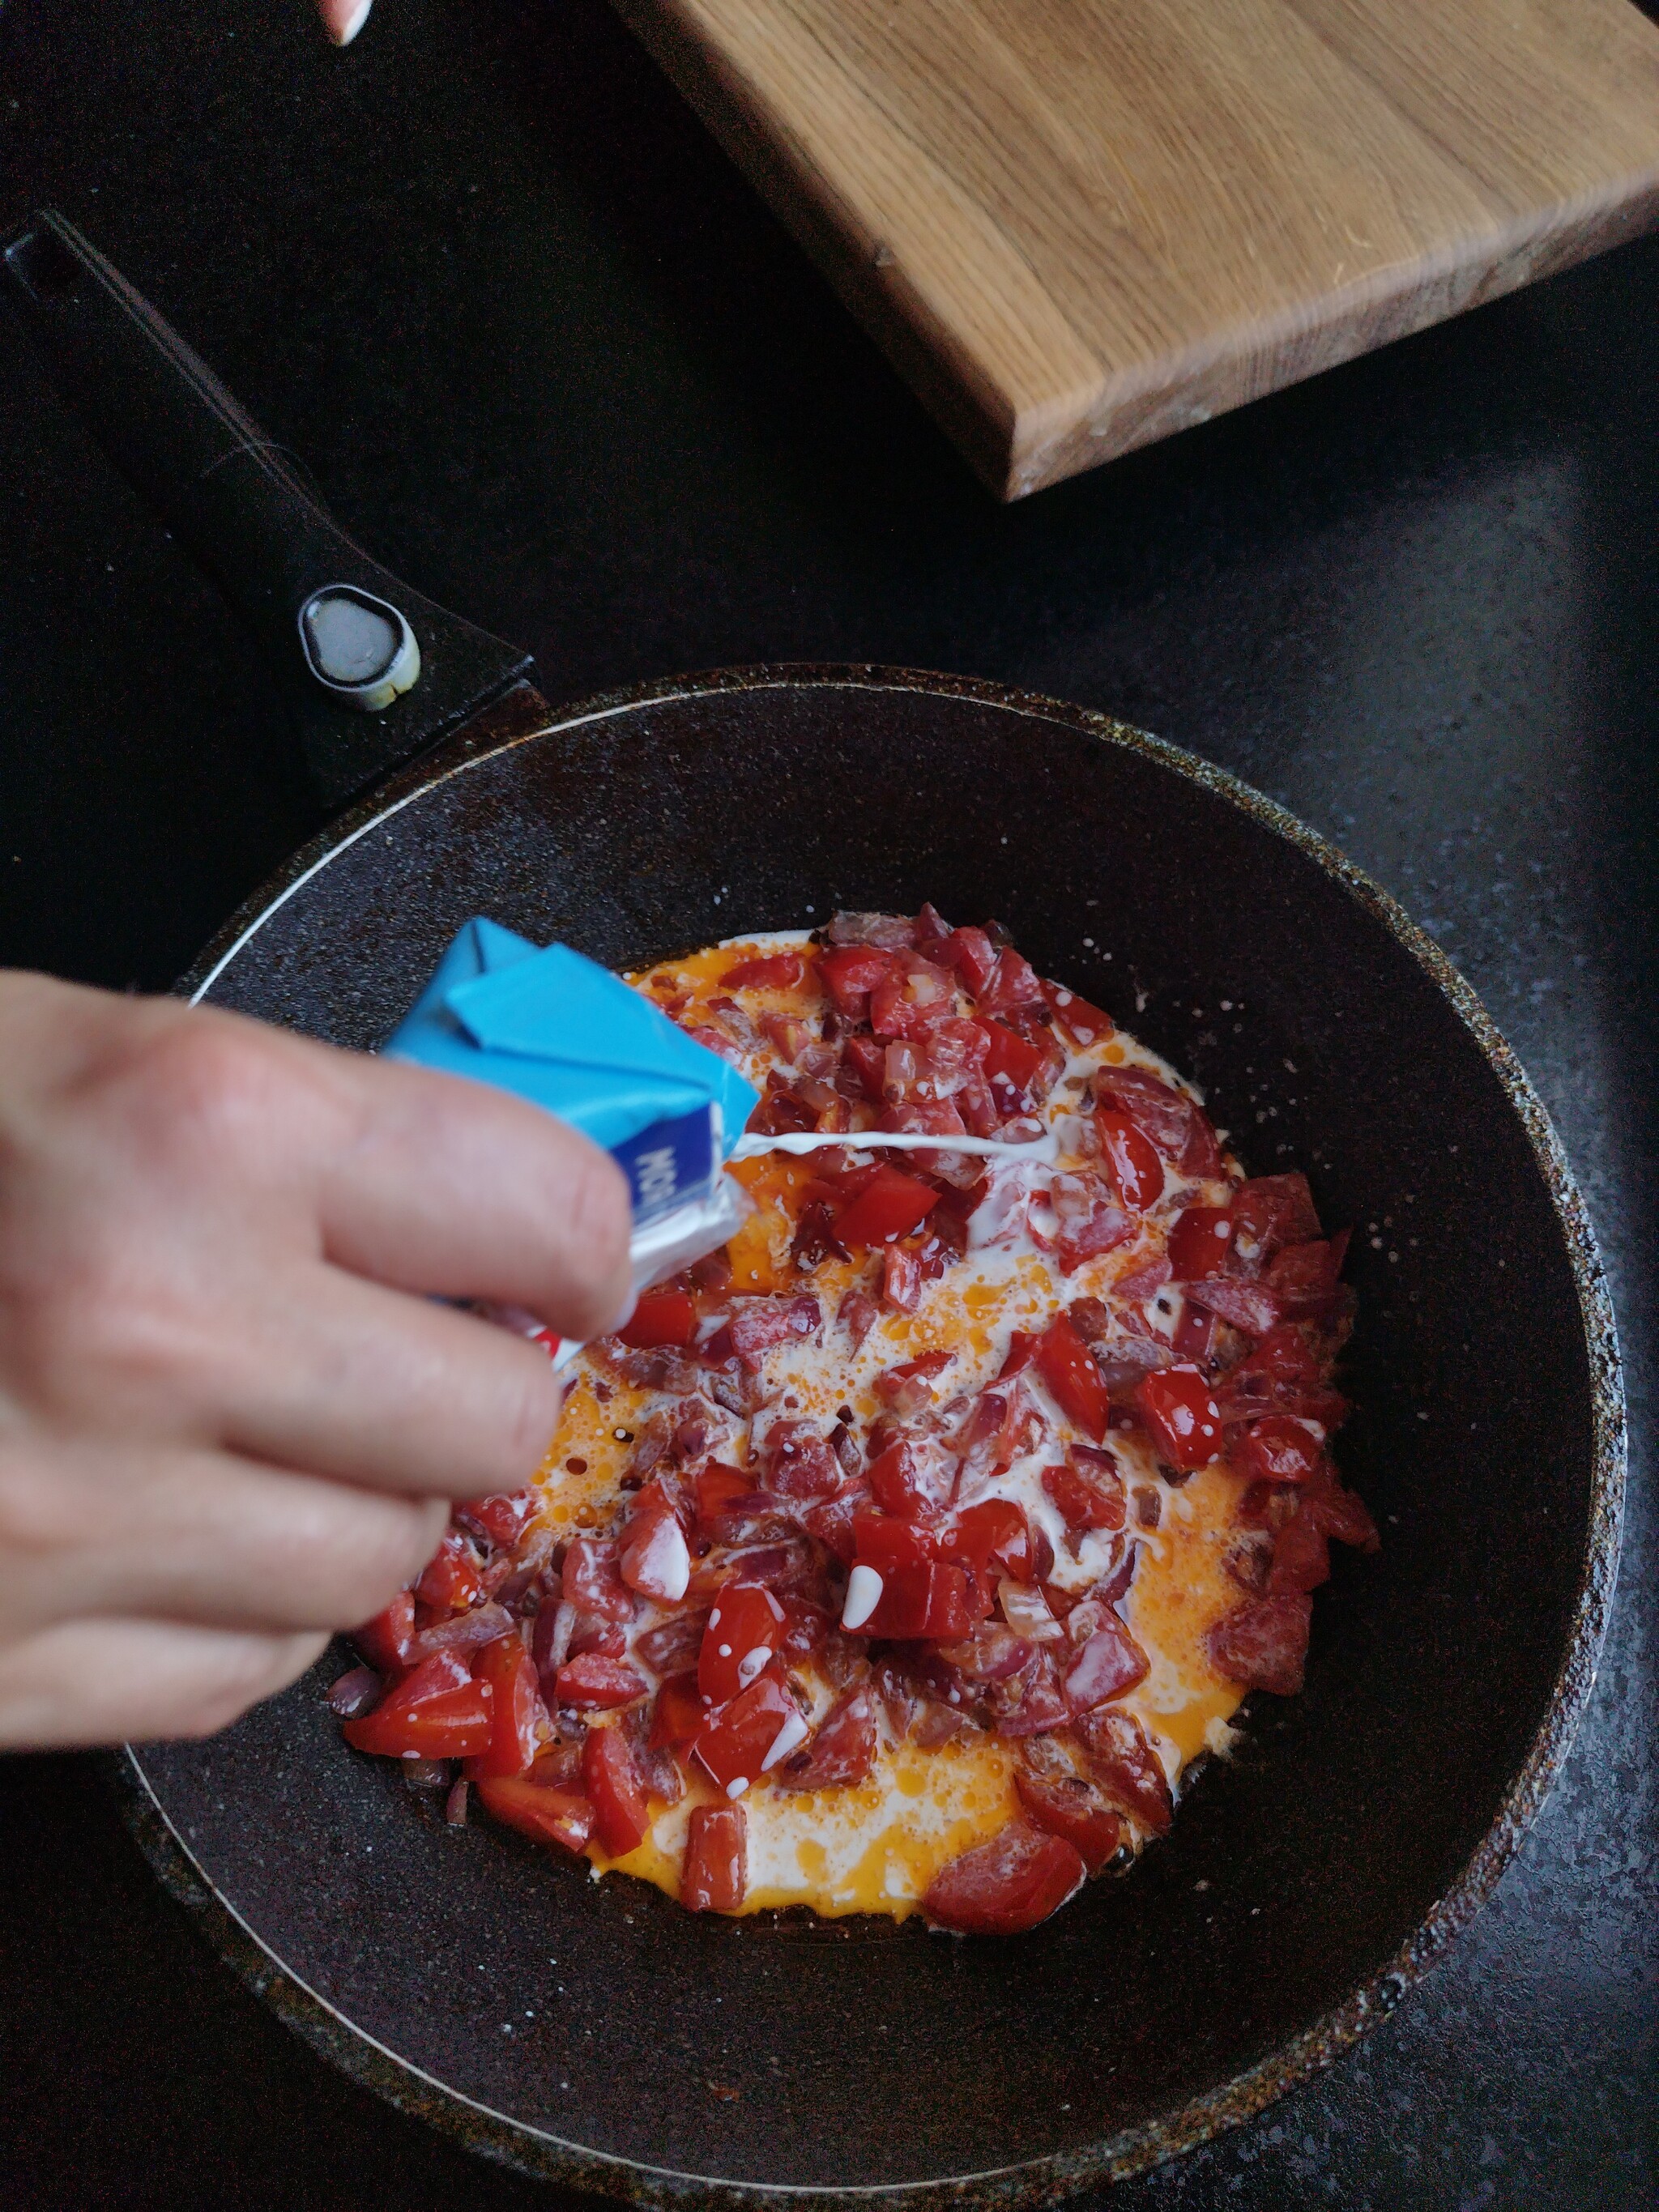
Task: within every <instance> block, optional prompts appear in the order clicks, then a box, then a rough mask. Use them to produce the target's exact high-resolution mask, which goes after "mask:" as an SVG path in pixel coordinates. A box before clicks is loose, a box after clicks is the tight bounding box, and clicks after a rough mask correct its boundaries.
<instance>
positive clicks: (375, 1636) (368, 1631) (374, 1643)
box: [351, 1590, 415, 1674]
mask: <svg viewBox="0 0 1659 2212" xmlns="http://www.w3.org/2000/svg"><path fill="white" fill-rule="evenodd" d="M414 1633H415V1594H414V1592H413V1591H412V1590H399V1591H398V1595H397V1596H396V1597H394V1598H393V1599H392V1602H391V1604H390V1605H389V1606H387V1607H386V1610H385V1612H384V1613H376V1614H375V1616H374V1620H366V1621H365V1622H364V1623H363V1625H362V1627H361V1628H354V1629H353V1630H352V1632H351V1640H352V1642H353V1643H354V1644H356V1647H357V1649H358V1650H359V1651H361V1652H362V1655H363V1657H364V1658H365V1659H366V1660H367V1661H368V1663H369V1665H370V1666H371V1667H372V1668H374V1671H375V1673H376V1674H402V1673H403V1671H404V1668H405V1667H407V1666H408V1665H409V1663H410V1649H409V1647H410V1638H412V1637H413V1636H414Z"/></svg>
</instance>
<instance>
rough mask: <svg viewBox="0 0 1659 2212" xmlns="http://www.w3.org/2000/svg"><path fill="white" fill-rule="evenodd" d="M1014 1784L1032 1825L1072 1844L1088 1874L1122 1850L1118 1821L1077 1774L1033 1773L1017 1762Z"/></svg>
mask: <svg viewBox="0 0 1659 2212" xmlns="http://www.w3.org/2000/svg"><path fill="white" fill-rule="evenodd" d="M1014 1787H1015V1789H1016V1790H1018V1792H1019V1801H1020V1803H1021V1804H1022V1805H1023V1806H1024V1808H1025V1817H1026V1818H1027V1820H1030V1822H1031V1824H1032V1826H1034V1827H1037V1828H1041V1829H1042V1831H1043V1832H1044V1833H1045V1834H1047V1835H1050V1836H1060V1837H1061V1838H1064V1840H1065V1841H1066V1843H1068V1844H1072V1845H1073V1848H1074V1849H1075V1850H1076V1851H1077V1853H1078V1855H1079V1857H1080V1858H1081V1859H1082V1861H1083V1863H1084V1865H1085V1867H1087V1868H1088V1869H1089V1871H1090V1873H1091V1874H1098V1873H1099V1872H1100V1869H1102V1867H1103V1866H1104V1865H1105V1864H1106V1863H1107V1861H1108V1860H1109V1859H1113V1858H1115V1857H1116V1856H1117V1854H1118V1852H1119V1851H1120V1850H1121V1849H1122V1847H1123V1823H1122V1821H1121V1819H1120V1818H1119V1817H1118V1815H1117V1814H1115V1812H1114V1811H1113V1810H1112V1808H1111V1807H1110V1806H1109V1804H1108V1803H1107V1802H1106V1800H1105V1797H1104V1796H1103V1794H1102V1793H1101V1791H1100V1790H1097V1788H1096V1787H1095V1785H1094V1784H1092V1783H1091V1782H1087V1781H1085V1779H1084V1778H1083V1777H1082V1776H1081V1775H1080V1774H1033V1773H1032V1772H1030V1770H1029V1769H1028V1768H1027V1767H1025V1766H1024V1765H1020V1766H1017V1767H1016V1768H1015V1769H1014Z"/></svg>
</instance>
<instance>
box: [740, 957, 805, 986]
mask: <svg viewBox="0 0 1659 2212" xmlns="http://www.w3.org/2000/svg"><path fill="white" fill-rule="evenodd" d="M805 972H806V962H805V958H804V957H803V956H802V955H801V954H800V953H799V952H768V953H765V954H763V955H762V957H760V958H758V959H756V960H739V961H738V964H737V966H736V967H735V968H728V969H726V973H725V974H724V975H722V976H721V977H720V981H721V983H722V985H723V986H724V987H725V988H726V989H727V990H728V991H741V990H745V989H747V990H755V991H787V990H788V989H789V988H790V987H791V986H792V985H793V984H796V983H799V981H800V979H801V977H802V976H803V975H805Z"/></svg>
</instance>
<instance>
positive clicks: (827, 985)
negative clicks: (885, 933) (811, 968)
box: [818, 945, 895, 1022]
mask: <svg viewBox="0 0 1659 2212" xmlns="http://www.w3.org/2000/svg"><path fill="white" fill-rule="evenodd" d="M894 964H895V963H894V959H893V956H892V954H891V953H890V952H884V951H882V950H881V949H880V947H879V946H878V945H831V946H830V947H829V950H828V951H825V952H823V953H821V954H820V955H819V956H818V974H819V975H820V976H821V977H822V978H823V987H824V989H825V990H826V991H827V992H828V993H829V999H830V1003H831V1004H832V1005H833V1006H834V1007H835V1009H836V1012H837V1013H838V1014H840V1015H842V1016H843V1017H844V1018H845V1019H846V1020H848V1021H849V1022H861V1021H863V1020H864V1019H865V1018H866V1016H867V1015H868V1013H869V1011H870V994H871V992H872V991H873V990H874V989H875V987H876V986H877V984H878V983H879V982H880V981H881V980H882V978H883V977H884V975H888V974H889V973H890V971H891V969H892V968H893V966H894Z"/></svg>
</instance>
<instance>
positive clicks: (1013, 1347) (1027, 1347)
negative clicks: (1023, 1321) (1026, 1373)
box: [996, 1328, 1037, 1383]
mask: <svg viewBox="0 0 1659 2212" xmlns="http://www.w3.org/2000/svg"><path fill="white" fill-rule="evenodd" d="M1036 1348H1037V1340H1036V1335H1035V1334H1034V1333H1033V1332H1031V1331H1030V1330H1028V1329H1023V1328H1017V1329H1016V1330H1015V1331H1014V1333H1013V1334H1012V1336H1011V1337H1010V1338H1009V1340H1008V1352H1007V1357H1006V1358H1005V1359H1004V1361H1003V1363H1002V1364H1001V1366H1000V1367H999V1368H998V1370H997V1377H996V1379H997V1381H998V1382H999V1383H1006V1381H1007V1380H1008V1378H1009V1377H1010V1376H1012V1375H1018V1374H1019V1373H1020V1371H1021V1370H1023V1369H1024V1368H1027V1367H1029V1366H1030V1364H1031V1362H1032V1360H1033V1359H1035V1358H1036Z"/></svg>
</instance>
